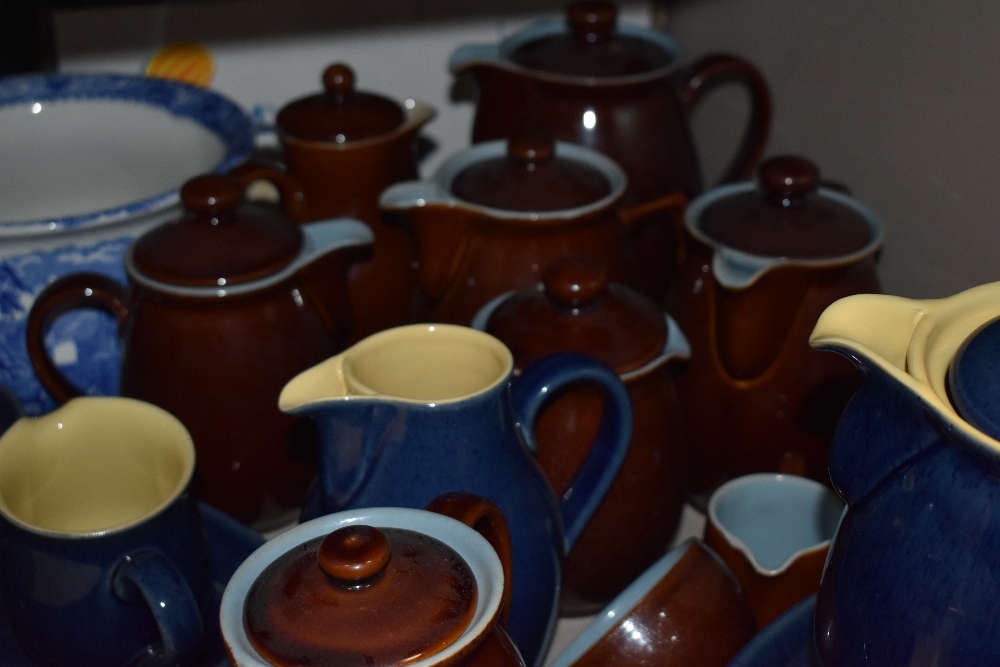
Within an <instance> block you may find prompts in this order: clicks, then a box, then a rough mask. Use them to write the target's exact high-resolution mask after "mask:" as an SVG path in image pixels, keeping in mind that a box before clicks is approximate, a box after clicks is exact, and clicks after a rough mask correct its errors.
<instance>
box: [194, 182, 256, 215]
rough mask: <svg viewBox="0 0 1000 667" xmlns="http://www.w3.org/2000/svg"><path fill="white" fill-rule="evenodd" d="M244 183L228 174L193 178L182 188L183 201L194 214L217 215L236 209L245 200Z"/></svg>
mask: <svg viewBox="0 0 1000 667" xmlns="http://www.w3.org/2000/svg"><path fill="white" fill-rule="evenodd" d="M243 190H244V186H243V183H242V182H241V181H240V180H239V179H238V178H236V177H234V176H230V175H228V174H206V175H204V176H198V177H197V178H192V179H191V180H190V181H188V182H187V183H185V184H184V186H183V187H182V188H181V201H182V202H183V203H184V207H185V208H186V209H188V210H189V211H191V212H193V213H206V214H209V215H216V214H218V213H221V212H223V211H228V210H230V209H232V208H234V207H235V206H236V205H237V204H239V203H240V201H241V200H242V199H243Z"/></svg>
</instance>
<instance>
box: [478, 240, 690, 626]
mask: <svg viewBox="0 0 1000 667" xmlns="http://www.w3.org/2000/svg"><path fill="white" fill-rule="evenodd" d="M473 326H474V327H476V328H480V329H484V330H486V331H488V332H489V333H492V334H493V335H495V336H497V337H498V338H499V339H500V340H501V341H503V342H504V343H505V344H506V345H507V346H508V347H509V348H510V349H511V351H512V352H513V354H514V362H515V365H516V368H517V369H518V370H521V369H523V368H525V367H527V366H528V365H530V364H531V363H533V362H534V361H536V360H537V359H539V358H540V357H542V356H544V355H546V354H549V353H552V352H556V351H559V350H573V351H577V352H584V353H586V354H589V355H591V356H592V357H594V358H595V359H598V360H599V361H601V362H602V363H604V364H605V365H607V366H609V367H610V368H612V369H613V370H614V371H615V372H616V373H618V376H619V378H621V380H622V382H623V383H624V385H625V388H626V389H627V390H628V395H629V398H630V400H631V405H632V438H631V440H630V443H629V450H628V454H627V455H626V457H625V461H624V463H622V467H621V469H620V470H619V472H618V476H617V477H616V479H615V482H614V483H613V484H612V485H611V488H610V489H609V490H608V493H607V495H606V496H605V497H604V500H603V501H601V504H600V506H599V507H598V509H597V511H596V513H595V514H594V516H593V518H592V519H591V520H590V522H589V523H588V524H587V527H586V529H585V530H584V531H583V534H582V536H581V537H580V539H579V541H578V542H577V543H576V545H575V546H574V547H573V549H571V550H570V552H569V555H568V556H567V558H566V561H565V564H564V566H563V586H562V591H561V596H562V598H561V605H560V612H561V613H562V614H563V615H585V614H592V613H596V612H597V611H599V610H600V608H601V607H603V606H604V605H605V604H607V603H608V602H609V601H610V600H611V599H612V598H613V597H614V596H615V595H617V594H618V593H619V592H621V591H622V589H624V588H625V587H626V586H628V585H629V584H630V583H631V582H632V581H633V580H634V579H635V578H636V577H637V576H639V575H640V574H641V573H642V572H643V571H644V570H645V569H646V568H647V567H649V566H650V565H651V564H652V563H653V562H654V561H656V560H657V559H658V558H659V557H660V556H661V555H662V554H663V553H664V552H665V551H666V550H667V547H668V546H669V544H670V541H671V540H672V539H673V536H674V532H675V530H676V528H677V523H678V520H679V518H680V512H681V507H682V505H683V501H684V487H683V477H684V472H685V464H684V461H685V456H686V454H687V452H686V450H687V439H686V436H685V431H684V423H683V419H682V417H681V412H680V404H679V401H678V398H677V392H676V389H675V387H674V382H673V375H672V373H673V371H672V364H671V363H670V361H671V360H672V359H673V360H677V359H686V358H687V357H688V355H689V348H688V344H687V340H686V339H685V338H684V335H683V334H682V333H681V331H680V329H679V328H678V327H677V325H676V323H674V322H673V320H672V319H670V318H669V317H665V316H664V315H663V313H662V311H660V310H659V308H657V306H656V304H655V303H653V302H652V301H650V300H648V299H646V298H645V297H643V296H642V295H641V294H639V293H638V292H637V291H635V290H632V289H629V288H627V287H624V286H622V285H619V284H617V283H609V282H608V281H607V274H606V272H605V271H604V267H603V266H602V265H601V264H600V262H597V261H596V260H594V259H593V258H590V257H583V256H579V255H575V256H567V257H563V258H561V259H559V260H556V261H555V262H553V263H552V264H550V265H549V266H548V267H547V268H546V271H545V273H544V278H543V282H542V283H540V284H538V285H536V286H531V287H527V288H523V289H521V290H517V291H514V292H511V293H509V294H507V295H505V296H504V297H501V298H498V299H496V300H495V301H494V302H492V303H491V304H489V305H487V306H486V307H485V308H484V309H483V310H481V311H480V312H479V314H478V315H477V316H476V319H475V320H474V322H473ZM603 401H604V398H603V396H602V395H601V391H600V390H599V389H598V388H595V387H590V386H575V387H572V388H570V389H568V390H566V391H563V392H560V393H559V394H557V395H555V396H554V397H553V398H552V399H551V400H550V402H549V403H548V404H547V405H546V407H545V408H544V410H543V412H542V413H541V415H540V416H539V418H538V421H537V422H536V424H535V436H536V438H537V439H538V451H537V452H536V456H537V458H538V462H539V464H540V465H541V466H542V469H543V470H544V471H545V475H546V477H547V478H548V480H549V482H550V483H551V484H552V488H553V490H554V491H555V492H556V495H559V496H561V495H562V494H563V493H564V492H565V491H566V489H567V488H568V486H569V484H570V481H571V480H572V478H573V476H574V475H575V474H576V471H577V470H578V469H579V467H580V464H581V463H582V462H583V460H584V458H585V456H586V454H587V451H588V450H589V448H590V443H591V442H592V441H593V440H594V438H595V436H596V434H597V430H598V427H599V426H600V422H601V413H602V407H601V406H602V405H603Z"/></svg>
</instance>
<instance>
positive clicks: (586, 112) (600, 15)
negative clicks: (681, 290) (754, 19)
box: [449, 1, 771, 301]
mask: <svg viewBox="0 0 1000 667" xmlns="http://www.w3.org/2000/svg"><path fill="white" fill-rule="evenodd" d="M616 21H617V7H616V6H615V5H614V4H613V3H610V2H595V1H585V2H575V3H573V4H571V5H569V7H568V9H567V11H566V21H565V22H564V23H560V22H555V21H543V22H540V23H536V24H534V25H532V26H530V27H528V28H526V29H524V30H522V31H520V32H517V33H516V34H514V35H512V36H510V37H508V38H507V39H505V40H503V41H502V42H500V43H499V44H492V45H468V46H462V47H459V48H458V49H457V50H456V51H455V52H454V53H453V54H452V56H451V60H450V62H449V66H450V67H451V70H452V72H454V73H455V74H456V75H461V74H463V73H469V74H470V75H471V76H472V77H473V78H474V79H475V81H476V83H477V84H478V88H479V98H478V100H479V102H478V106H477V108H476V117H475V121H474V126H473V131H472V140H473V141H474V142H479V141H486V140H489V139H498V138H503V137H511V136H513V135H514V134H515V133H516V132H519V131H542V132H546V133H548V134H550V135H551V136H552V137H553V138H555V139H559V140H562V141H570V142H574V143H578V144H582V145H584V146H587V147H589V148H592V149H594V150H597V151H600V152H601V153H604V154H606V155H608V156H609V157H611V158H612V159H614V160H615V161H616V162H618V163H619V164H620V165H621V166H622V168H624V169H625V172H626V173H627V174H628V178H629V188H628V193H627V195H626V199H625V203H626V205H629V206H631V205H634V204H637V203H642V202H650V201H654V200H656V199H658V198H659V197H662V196H664V195H669V194H670V193H673V192H678V191H679V192H682V193H683V194H684V195H685V196H687V197H688V198H689V199H690V198H693V197H695V196H696V195H698V194H700V193H701V191H702V177H701V169H700V167H699V164H698V157H697V155H696V153H695V148H694V143H693V142H692V139H691V133H690V131H689V128H688V116H689V115H690V114H691V111H692V109H693V108H694V106H695V105H696V104H697V102H698V100H700V99H701V98H702V97H703V96H704V95H705V93H706V92H708V91H709V90H711V89H712V88H714V87H715V86H717V85H718V84H721V83H726V82H731V81H735V82H738V83H740V84H742V85H744V86H746V88H747V90H748V91H749V93H750V98H751V118H750V122H749V125H748V127H747V131H746V133H745V136H744V138H743V141H742V143H741V144H740V146H739V148H738V150H737V152H736V156H735V158H734V160H733V162H732V164H731V165H729V167H728V169H727V170H726V173H725V175H724V177H723V181H724V182H727V181H733V180H742V179H746V178H749V177H750V175H751V174H752V173H753V168H754V166H755V165H756V163H757V160H758V159H759V158H760V155H761V152H762V151H763V149H764V144H765V142H766V140H767V133H768V129H769V126H770V117H771V103H770V95H769V93H768V89H767V84H766V83H765V81H764V78H763V77H762V76H761V74H760V72H758V71H757V69H756V68H754V67H753V66H752V65H750V64H749V63H747V62H746V61H744V60H742V59H740V58H736V57H733V56H729V55H722V54H714V55H709V56H706V57H704V58H702V59H701V60H699V61H698V62H696V63H694V64H693V65H690V66H688V67H682V66H681V64H680V61H681V53H680V49H679V47H678V46H677V44H676V42H674V40H673V39H671V38H670V37H669V36H667V35H666V34H664V33H661V32H658V31H655V30H651V29H647V28H640V27H637V26H631V25H616ZM672 222H673V220H672V219H671V218H669V217H667V216H651V217H649V218H646V219H644V220H643V221H642V223H641V224H638V225H636V226H635V227H634V228H633V229H632V230H631V237H632V242H633V246H634V247H635V252H636V255H637V257H638V260H639V269H640V271H641V278H642V286H643V289H644V291H645V292H646V293H647V294H648V295H649V296H650V297H652V298H654V299H656V300H657V301H659V300H661V299H662V298H663V296H664V295H665V293H666V290H667V285H668V283H669V281H670V279H671V277H672V274H673V271H674V269H675V268H676V263H677V253H678V252H679V248H678V247H677V246H678V240H679V236H680V234H681V230H679V229H677V228H675V227H674V226H673V225H672Z"/></svg>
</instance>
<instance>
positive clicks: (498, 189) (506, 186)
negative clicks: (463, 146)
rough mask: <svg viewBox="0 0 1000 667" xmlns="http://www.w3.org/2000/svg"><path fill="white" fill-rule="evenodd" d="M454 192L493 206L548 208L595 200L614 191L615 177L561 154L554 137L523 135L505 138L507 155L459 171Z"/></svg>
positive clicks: (471, 201) (473, 200)
mask: <svg viewBox="0 0 1000 667" xmlns="http://www.w3.org/2000/svg"><path fill="white" fill-rule="evenodd" d="M472 150H475V149H472ZM451 192H452V194H454V195H455V196H456V197H458V198H459V199H464V200H465V201H467V202H470V203H473V204H478V205H480V206H488V207H489V208H496V209H502V210H505V211H538V212H548V211H562V210H566V209H571V208H579V207H581V206H587V205H588V204H593V203H594V202H596V201H599V200H601V199H603V198H604V197H607V196H608V194H610V192H611V182H610V181H609V180H608V177H607V176H605V175H604V173H602V172H601V171H600V170H598V169H597V168H595V167H592V166H590V165H589V164H585V163H583V162H578V161H576V160H571V159H568V158H563V157H560V156H559V155H558V154H557V153H556V143H555V141H553V140H552V138H551V137H548V136H545V137H542V136H538V135H519V136H516V137H514V138H512V139H511V140H510V141H509V142H508V143H507V155H506V156H503V157H494V158H484V159H482V160H480V161H478V162H474V163H472V164H470V165H469V166H468V167H466V168H465V169H463V170H462V171H461V172H459V173H458V175H457V176H455V178H454V179H452V182H451Z"/></svg>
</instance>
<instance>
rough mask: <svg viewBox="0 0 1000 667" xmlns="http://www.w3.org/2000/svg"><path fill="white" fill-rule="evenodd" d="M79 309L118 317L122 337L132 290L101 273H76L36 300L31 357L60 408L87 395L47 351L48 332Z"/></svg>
mask: <svg viewBox="0 0 1000 667" xmlns="http://www.w3.org/2000/svg"><path fill="white" fill-rule="evenodd" d="M78 308H94V309H97V310H103V311H104V312H106V313H108V314H109V315H111V316H112V317H114V318H115V319H116V320H118V337H119V338H121V336H122V334H123V332H124V331H125V319H126V318H127V317H128V290H127V289H125V288H124V287H122V285H120V284H119V283H118V282H117V281H115V280H113V279H111V278H108V277H107V276H104V275H101V274H99V273H74V274H72V275H69V276H64V277H62V278H59V279H58V280H56V281H55V282H53V283H52V284H51V285H49V286H48V287H46V288H45V289H44V290H42V292H41V293H40V294H39V295H38V297H37V298H36V299H35V303H34V304H33V305H32V306H31V312H30V313H28V326H27V330H26V336H27V341H26V342H27V345H28V358H29V359H31V366H32V367H33V368H34V369H35V374H36V375H37V376H38V380H39V382H41V384H42V387H44V388H45V391H47V392H49V394H50V395H51V396H52V398H53V400H55V402H56V403H59V404H60V405H62V404H63V403H65V402H66V401H68V400H70V399H71V398H75V397H77V396H80V395H82V394H83V392H82V391H80V390H79V388H77V387H76V385H74V384H73V383H72V382H70V381H69V379H68V378H67V377H66V376H65V375H63V374H62V371H60V370H59V367H58V366H56V364H55V362H54V361H52V358H51V357H50V356H49V353H48V350H47V349H46V348H45V333H46V332H47V331H48V329H49V327H50V326H51V325H52V323H53V322H54V321H55V320H56V318H58V317H59V316H61V315H64V314H66V313H68V312H70V311H71V310H76V309H78Z"/></svg>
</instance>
